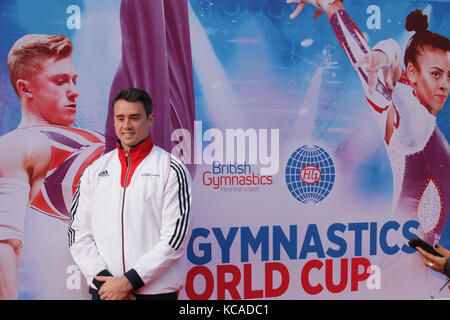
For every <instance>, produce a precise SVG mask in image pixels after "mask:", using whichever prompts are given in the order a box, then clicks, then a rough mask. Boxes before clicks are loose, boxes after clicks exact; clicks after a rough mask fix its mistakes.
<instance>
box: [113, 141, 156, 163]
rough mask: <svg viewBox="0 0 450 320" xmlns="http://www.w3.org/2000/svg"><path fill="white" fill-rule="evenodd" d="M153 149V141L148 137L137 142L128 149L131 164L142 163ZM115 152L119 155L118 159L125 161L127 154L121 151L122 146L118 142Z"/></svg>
mask: <svg viewBox="0 0 450 320" xmlns="http://www.w3.org/2000/svg"><path fill="white" fill-rule="evenodd" d="M152 149H153V141H152V138H151V137H150V136H148V137H147V138H146V139H145V140H143V141H141V142H139V143H138V144H137V145H135V146H134V147H132V148H131V149H129V151H128V154H129V156H130V159H131V163H133V162H134V163H135V162H136V160H137V162H140V161H142V159H144V158H145V157H146V156H147V155H148V154H149V153H150V151H152ZM117 151H118V153H119V158H120V159H121V160H122V159H125V158H126V157H127V152H126V151H125V150H123V149H122V144H121V143H120V140H117Z"/></svg>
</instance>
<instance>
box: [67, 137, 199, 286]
mask: <svg viewBox="0 0 450 320" xmlns="http://www.w3.org/2000/svg"><path fill="white" fill-rule="evenodd" d="M191 200H192V196H191V177H190V175H189V172H188V170H187V169H186V167H185V166H184V165H183V164H182V163H181V161H179V160H178V159H176V158H175V157H173V156H172V155H171V154H169V153H168V152H166V151H164V150H163V149H161V148H159V147H157V146H154V145H153V143H152V140H151V138H150V137H149V138H147V139H146V140H145V141H143V142H142V143H140V144H139V145H137V146H135V147H134V148H132V149H130V151H129V152H128V153H127V152H125V151H124V150H122V149H121V148H120V147H119V145H118V148H117V149H115V150H113V151H111V152H109V153H107V154H105V155H103V156H102V157H100V158H99V159H97V160H96V161H94V162H93V163H92V164H91V165H90V166H89V167H87V168H86V170H85V171H84V173H83V175H82V177H81V179H80V182H79V184H78V187H77V190H76V192H75V195H74V199H73V202H72V208H71V219H70V222H69V232H68V235H69V247H70V252H71V254H72V257H73V258H74V260H75V262H76V263H77V264H78V266H79V268H80V270H81V272H82V273H83V274H84V275H85V277H86V278H87V280H88V281H89V282H90V284H91V288H94V289H98V288H99V287H100V286H101V284H102V283H101V282H99V281H97V280H95V279H93V278H94V277H95V276H96V275H113V276H122V275H125V276H126V277H127V278H128V280H129V281H130V282H131V284H132V285H133V289H134V290H135V292H136V293H138V294H160V293H168V292H173V291H178V290H179V289H180V288H181V287H182V286H183V284H184V274H183V273H182V271H180V268H179V266H178V265H177V261H178V260H179V258H180V257H181V256H182V255H183V253H184V251H185V247H186V242H187V241H186V238H187V234H188V233H189V225H190V223H189V220H190V206H191Z"/></svg>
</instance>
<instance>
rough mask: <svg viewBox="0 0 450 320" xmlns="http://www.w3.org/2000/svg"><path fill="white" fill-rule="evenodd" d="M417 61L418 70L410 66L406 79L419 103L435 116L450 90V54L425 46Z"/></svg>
mask: <svg viewBox="0 0 450 320" xmlns="http://www.w3.org/2000/svg"><path fill="white" fill-rule="evenodd" d="M417 60H418V64H419V66H418V67H419V68H415V67H414V66H412V65H411V67H412V69H414V70H412V69H411V70H408V77H409V80H410V81H411V83H412V85H413V87H414V89H415V91H416V94H417V98H418V99H419V101H420V102H421V103H422V104H423V105H424V106H425V107H426V108H427V109H428V111H429V112H430V113H431V114H432V115H434V116H435V115H436V113H437V112H438V111H439V110H441V109H442V108H443V106H444V103H445V101H446V100H447V96H448V92H449V89H450V52H446V51H443V50H441V49H436V48H433V47H430V46H425V47H424V50H423V52H422V54H421V55H420V56H419V57H418V59H417ZM408 69H410V68H408Z"/></svg>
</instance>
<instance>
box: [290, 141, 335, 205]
mask: <svg viewBox="0 0 450 320" xmlns="http://www.w3.org/2000/svg"><path fill="white" fill-rule="evenodd" d="M285 177H286V185H287V187H288V189H289V191H290V193H291V194H292V196H293V197H294V198H295V199H297V200H298V201H300V202H302V203H306V204H308V203H313V204H315V203H318V202H320V201H322V200H323V199H325V198H326V197H327V196H328V194H329V193H330V192H331V189H332V188H333V185H334V179H335V168H334V163H333V159H331V156H330V155H329V154H328V153H327V152H326V151H325V150H324V149H323V148H321V147H319V146H316V145H313V146H310V145H306V146H302V147H300V148H298V149H297V150H295V151H294V153H293V154H292V155H291V156H290V158H289V160H288V162H287V164H286V171H285Z"/></svg>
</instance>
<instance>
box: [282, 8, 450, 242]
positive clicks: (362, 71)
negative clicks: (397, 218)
mask: <svg viewBox="0 0 450 320" xmlns="http://www.w3.org/2000/svg"><path fill="white" fill-rule="evenodd" d="M291 2H297V3H299V5H298V6H297V9H296V10H295V11H294V13H293V14H292V15H291V18H295V17H296V16H297V15H298V14H299V12H300V11H301V10H302V9H303V7H304V6H305V5H306V4H307V3H312V4H313V5H315V6H316V7H317V8H318V10H317V11H316V13H315V16H316V17H317V15H318V14H320V13H321V12H323V11H325V12H326V14H327V16H328V18H329V21H330V24H331V27H332V29H333V31H334V32H335V34H336V37H337V38H338V40H339V42H340V44H341V46H342V47H343V49H344V51H345V53H346V55H347V56H348V58H349V60H350V62H351V63H352V65H353V67H354V69H355V71H356V73H357V74H358V76H359V78H360V80H361V84H362V86H363V89H364V92H365V94H366V98H367V101H368V102H369V105H370V106H371V107H372V108H371V109H372V110H373V113H374V115H375V118H376V120H377V122H378V126H379V127H380V129H381V131H382V133H383V136H384V140H385V145H386V150H387V153H388V156H389V160H390V162H391V168H392V172H393V178H394V181H393V183H394V211H395V212H396V213H397V214H401V215H406V216H407V217H409V218H416V219H417V220H418V221H419V222H420V227H421V228H420V229H421V231H422V236H423V237H425V238H426V240H427V241H429V242H438V241H439V240H440V238H441V235H442V232H443V230H444V226H445V224H446V222H447V218H448V214H449V211H450V147H449V144H448V142H447V140H446V138H445V136H444V135H443V134H442V133H441V131H440V130H439V128H438V127H437V125H436V114H437V112H438V111H439V110H441V109H442V108H443V106H444V104H445V101H446V99H447V95H448V92H449V89H450V80H449V79H450V54H449V52H450V44H449V40H448V39H447V38H446V37H444V36H441V35H439V34H436V33H434V32H432V31H429V30H427V28H428V20H427V19H428V18H427V16H425V15H423V14H422V12H421V11H420V10H415V11H413V12H412V13H411V14H410V15H409V16H408V17H407V20H406V29H407V30H408V31H415V32H416V33H415V34H414V35H413V36H412V37H411V39H410V40H409V42H408V45H407V47H406V50H405V57H404V64H405V67H406V70H405V71H402V70H401V64H400V59H399V58H400V55H401V54H400V49H399V46H398V45H397V44H396V42H395V41H394V40H392V39H389V40H385V41H382V42H380V43H378V44H377V45H376V46H375V47H374V48H373V50H372V49H371V48H370V47H369V45H368V44H367V42H366V40H365V39H364V36H363V35H362V33H361V32H360V31H359V30H358V28H357V26H356V25H355V24H354V22H353V21H352V20H351V18H350V17H349V15H348V13H347V12H346V11H345V9H344V7H343V5H342V1H341V0H288V3H291Z"/></svg>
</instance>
